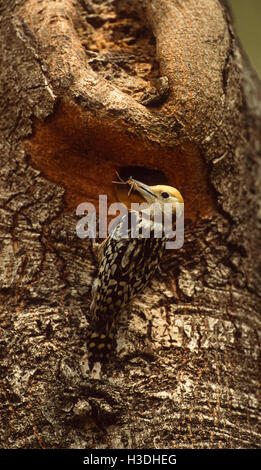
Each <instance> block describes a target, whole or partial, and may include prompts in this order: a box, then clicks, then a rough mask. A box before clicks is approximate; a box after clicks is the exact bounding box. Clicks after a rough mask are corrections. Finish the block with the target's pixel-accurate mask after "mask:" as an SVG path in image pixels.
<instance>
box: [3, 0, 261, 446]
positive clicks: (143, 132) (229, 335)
mask: <svg viewBox="0 0 261 470" xmlns="http://www.w3.org/2000/svg"><path fill="white" fill-rule="evenodd" d="M0 5H1V6H0V13H1V17H0V19H1V29H0V38H1V40H0V48H1V64H2V65H1V71H0V75H1V80H0V96H1V115H0V130H1V143H0V146H1V167H0V177H1V193H0V201H1V209H0V210H1V222H0V223H1V233H0V237H1V245H0V247H1V272H0V296H1V317H0V319H1V324H0V327H1V330H0V331H1V335H0V358H1V386H0V387H1V388H0V393H1V400H0V406H1V414H0V419H1V426H0V443H1V444H0V445H1V447H12V448H14V447H19V448H58V447H59V448H60V447H63V448H76V447H79V448H100V447H105V448H135V447H136V448H146V447H150V448H163V447H165V448H173V447H176V448H186V447H196V448H202V447H206V448H214V447H215V448H216V447H222V448H231V447H232V448H235V447H236V448H237V447H241V448H250V447H260V444H261V438H260V287H259V286H260V263H259V264H258V256H259V254H260V240H259V238H258V233H259V232H258V229H259V228H260V225H259V227H258V193H259V192H260V176H258V158H259V157H260V144H261V140H260V135H261V134H260V128H261V126H260V123H261V121H260V118H261V112H260V89H261V88H260V84H259V82H258V80H257V78H256V77H255V75H254V73H253V72H252V71H251V69H250V67H249V64H248V63H247V60H246V59H245V57H244V55H243V53H242V51H241V49H240V46H239V45H238V43H237V41H236V39H235V36H234V31H233V26H232V24H231V18H230V15H229V11H228V9H227V6H226V5H225V3H224V2H223V1H222V2H221V3H220V2H219V1H218V0H201V1H200V2H198V1H196V0H186V1H182V2H181V1H180V0H157V1H156V0H143V1H141V0H139V1H134V0H132V1H131V0H121V1H116V0H104V1H98V0H60V1H50V0H9V1H8V2H6V1H1V3H0ZM159 77H167V78H168V83H169V93H168V95H166V96H164V97H163V99H162V100H159V101H158V102H156V103H155V102H154V104H153V103H152V104H151V106H143V104H142V99H143V98H144V94H145V95H146V94H149V93H150V92H151V90H152V91H154V92H155V86H156V85H155V84H156V80H157V78H159ZM133 165H135V166H143V167H144V166H145V167H146V168H147V170H146V171H145V179H146V178H147V180H148V181H149V175H150V174H151V173H150V170H157V171H158V172H160V171H161V174H162V175H163V176H164V177H166V178H168V181H169V183H170V184H172V185H173V186H176V187H177V188H178V189H180V191H181V192H182V194H184V198H185V211H186V219H187V223H186V227H185V244H184V247H183V248H182V249H181V250H178V251H175V252H171V253H168V255H167V256H166V258H165V260H164V263H163V266H162V269H163V274H162V275H159V276H158V277H157V278H155V280H154V281H153V283H152V286H151V288H149V289H147V291H146V292H145V293H144V295H143V297H142V298H140V299H137V301H136V302H135V303H134V304H133V305H132V306H131V308H129V309H128V310H127V311H126V312H124V313H123V315H122V317H121V324H120V327H119V332H118V338H117V353H116V354H115V355H114V356H113V357H112V360H111V362H110V363H109V364H108V366H107V368H106V370H105V371H103V372H102V374H101V376H100V377H99V378H95V377H94V376H90V372H89V370H88V362H87V351H86V341H85V338H86V334H87V329H88V322H89V320H90V318H89V311H88V306H89V304H90V291H91V285H92V282H93V279H94V276H95V273H96V266H95V265H94V263H93V258H92V256H91V252H90V246H89V242H88V241H82V240H79V239H78V238H77V237H76V234H75V225H76V222H77V218H76V216H75V208H76V205H77V204H78V203H79V202H81V201H90V202H95V203H96V202H97V198H98V195H99V194H105V193H107V194H108V196H109V202H112V201H113V197H114V196H113V190H112V184H111V181H112V180H113V179H114V177H115V176H114V170H115V169H118V170H122V169H124V168H126V166H133ZM143 171H144V169H143ZM158 174H159V173H158ZM259 175H260V174H259ZM133 176H134V175H133ZM156 179H157V178H156ZM153 182H155V181H153ZM259 224H260V213H259ZM259 261H260V260H259ZM258 266H259V271H258Z"/></svg>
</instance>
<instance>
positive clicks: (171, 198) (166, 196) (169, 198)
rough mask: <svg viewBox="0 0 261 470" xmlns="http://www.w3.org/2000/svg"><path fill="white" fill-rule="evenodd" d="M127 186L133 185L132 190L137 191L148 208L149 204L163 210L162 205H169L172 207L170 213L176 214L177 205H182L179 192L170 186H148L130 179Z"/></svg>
mask: <svg viewBox="0 0 261 470" xmlns="http://www.w3.org/2000/svg"><path fill="white" fill-rule="evenodd" d="M129 184H132V185H133V189H135V191H137V192H138V193H139V194H140V196H141V197H142V198H143V199H144V201H145V202H146V203H147V204H148V205H149V206H150V205H151V204H156V203H157V204H160V206H161V209H162V210H163V209H164V204H165V203H169V204H171V205H172V212H173V213H175V212H176V207H177V203H181V204H183V203H184V201H183V197H182V196H181V194H180V192H179V191H178V190H177V189H176V188H173V187H172V186H166V185H160V184H159V185H156V186H148V185H147V184H145V183H141V182H140V181H137V180H134V179H131V180H129Z"/></svg>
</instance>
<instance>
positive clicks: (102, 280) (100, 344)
mask: <svg viewBox="0 0 261 470" xmlns="http://www.w3.org/2000/svg"><path fill="white" fill-rule="evenodd" d="M135 184H137V189H138V190H139V191H140V192H141V193H142V195H143V193H144V194H145V196H144V199H145V200H146V201H147V200H148V199H150V198H151V197H152V196H153V202H154V201H155V197H156V194H157V193H156V192H155V194H154V192H153V187H148V186H146V185H144V184H143V183H139V182H135ZM147 188H149V189H147ZM154 188H163V189H160V190H159V191H160V193H161V194H165V196H166V194H168V193H167V192H166V191H165V193H164V191H163V190H164V188H169V189H171V190H174V188H171V187H168V186H164V187H154ZM146 190H147V193H146ZM175 191H176V192H177V193H178V191H177V190H175ZM175 194H176V193H175ZM151 195H152V196H151ZM178 195H180V193H178ZM165 196H163V198H162V199H165ZM173 197H174V196H173ZM180 198H181V199H180V200H182V197H181V195H180ZM175 200H176V201H177V200H178V199H177V198H176V197H175ZM182 202H183V200H182ZM134 226H135V230H134V231H133V227H134ZM155 230H156V231H157V230H160V232H162V236H160V237H157V238H156V237H155ZM133 236H135V237H136V238H135V237H133ZM165 241H166V235H165V233H164V230H163V227H162V225H161V226H160V227H159V223H158V222H156V221H154V218H153V217H151V218H150V217H149V218H146V217H145V218H144V216H143V217H142V214H141V213H140V212H138V211H129V212H128V214H127V215H125V216H124V217H123V218H122V219H121V221H120V223H119V224H118V225H117V226H116V227H115V228H114V230H113V231H112V233H111V234H110V236H109V237H108V238H107V240H106V241H105V242H103V244H102V246H101V250H100V253H99V261H100V264H99V271H98V277H97V279H96V280H95V282H94V284H93V289H92V303H91V307H90V310H91V314H92V325H91V330H90V332H89V338H88V350H89V358H90V362H92V363H93V362H95V361H105V360H106V359H108V358H109V356H110V353H111V350H112V348H113V347H114V342H115V331H116V325H117V323H116V320H117V316H118V314H119V313H120V311H121V310H122V308H123V307H124V306H126V305H127V304H129V302H130V301H131V300H133V298H135V297H136V296H137V295H138V294H139V293H141V292H143V291H144V288H145V287H146V286H147V285H148V283H149V282H150V280H151V278H152V276H153V275H154V273H155V271H156V269H157V267H158V266H159V262H160V259H161V257H162V255H163V252H164V249H165Z"/></svg>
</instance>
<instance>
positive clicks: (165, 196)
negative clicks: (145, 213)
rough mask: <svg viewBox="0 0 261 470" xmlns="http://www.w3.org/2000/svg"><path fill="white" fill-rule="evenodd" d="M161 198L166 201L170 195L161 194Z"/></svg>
mask: <svg viewBox="0 0 261 470" xmlns="http://www.w3.org/2000/svg"><path fill="white" fill-rule="evenodd" d="M161 196H162V197H164V199H167V198H168V197H169V193H161Z"/></svg>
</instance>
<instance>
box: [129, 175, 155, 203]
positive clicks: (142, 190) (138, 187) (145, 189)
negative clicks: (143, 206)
mask: <svg viewBox="0 0 261 470" xmlns="http://www.w3.org/2000/svg"><path fill="white" fill-rule="evenodd" d="M132 181H133V183H134V185H133V188H134V189H135V191H138V193H139V194H140V195H141V196H142V197H143V198H144V199H145V201H147V202H150V201H151V199H152V198H157V197H158V196H157V194H156V193H154V192H153V191H152V190H151V187H150V186H148V185H147V184H145V183H141V181H137V180H134V179H133V178H132Z"/></svg>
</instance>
